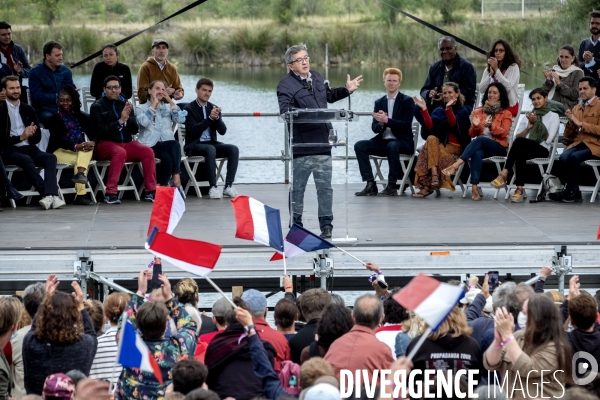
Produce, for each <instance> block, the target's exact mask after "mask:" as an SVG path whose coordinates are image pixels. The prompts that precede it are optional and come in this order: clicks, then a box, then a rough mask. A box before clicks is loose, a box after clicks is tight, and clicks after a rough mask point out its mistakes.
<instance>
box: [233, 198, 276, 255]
mask: <svg viewBox="0 0 600 400" xmlns="http://www.w3.org/2000/svg"><path fill="white" fill-rule="evenodd" d="M231 205H232V206H233V212H234V214H235V223H236V225H237V229H236V231H235V237H236V238H240V239H246V240H254V241H255V242H258V243H262V244H264V245H266V246H270V247H272V248H274V249H275V250H277V251H283V234H282V233H281V217H280V215H279V210H277V209H275V208H271V207H269V206H267V205H265V204H263V203H261V202H260V201H258V200H256V199H253V198H252V197H248V196H238V197H236V198H235V199H233V200H231Z"/></svg>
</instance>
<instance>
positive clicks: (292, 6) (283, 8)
mask: <svg viewBox="0 0 600 400" xmlns="http://www.w3.org/2000/svg"><path fill="white" fill-rule="evenodd" d="M295 13H296V0H274V1H273V16H274V17H275V20H276V21H277V22H279V23H280V24H282V25H287V24H289V23H290V22H292V21H293V20H294V15H295Z"/></svg>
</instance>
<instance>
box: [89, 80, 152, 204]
mask: <svg viewBox="0 0 600 400" xmlns="http://www.w3.org/2000/svg"><path fill="white" fill-rule="evenodd" d="M90 118H91V120H92V124H93V126H94V127H95V129H96V135H97V140H98V143H97V144H96V146H95V147H94V157H95V158H96V159H98V160H109V161H110V167H109V169H108V180H107V182H106V193H105V196H104V202H105V203H108V204H120V203H121V200H119V197H118V196H117V194H118V193H117V192H118V189H117V185H118V183H119V178H120V176H121V171H122V170H123V167H124V166H125V163H126V162H141V163H142V167H143V169H144V191H145V195H144V200H146V201H151V202H154V191H155V189H156V162H155V160H154V152H153V151H152V149H151V148H150V147H148V146H145V145H143V144H141V143H139V142H136V141H135V140H133V138H132V136H133V135H135V134H137V133H138V124H137V121H136V119H135V113H134V112H133V106H132V105H131V103H130V102H128V101H127V100H125V99H124V98H123V96H121V80H120V79H119V78H117V77H116V76H109V77H108V78H106V79H105V80H104V96H103V97H102V98H100V99H99V100H96V102H94V104H92V107H91V108H90Z"/></svg>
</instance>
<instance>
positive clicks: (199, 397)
mask: <svg viewBox="0 0 600 400" xmlns="http://www.w3.org/2000/svg"><path fill="white" fill-rule="evenodd" d="M184 399H185V400H221V399H220V396H219V394H217V393H215V392H213V391H212V390H208V389H196V390H193V391H191V392H189V393H188V394H187V396H185V398H184ZM236 400H237V399H236Z"/></svg>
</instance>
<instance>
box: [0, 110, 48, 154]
mask: <svg viewBox="0 0 600 400" xmlns="http://www.w3.org/2000/svg"><path fill="white" fill-rule="evenodd" d="M19 115H21V119H22V120H23V125H25V127H28V126H29V125H31V123H32V122H33V123H34V125H35V126H36V127H37V129H36V131H35V133H34V134H33V136H32V137H30V138H29V144H30V145H35V144H38V143H39V142H40V140H41V139H42V133H41V130H40V123H39V122H38V118H37V115H36V113H35V110H34V109H33V107H31V106H30V105H28V104H25V103H23V102H22V101H21V102H20V103H19ZM10 127H11V125H10V117H9V116H8V105H7V102H6V101H2V102H0V129H1V131H0V132H3V133H4V134H3V135H0V154H2V151H3V150H4V149H5V148H7V147H9V146H13V145H15V144H17V143H20V142H21V140H20V139H19V137H18V136H10Z"/></svg>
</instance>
